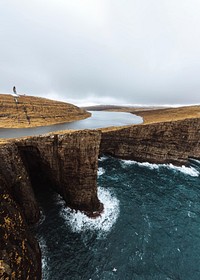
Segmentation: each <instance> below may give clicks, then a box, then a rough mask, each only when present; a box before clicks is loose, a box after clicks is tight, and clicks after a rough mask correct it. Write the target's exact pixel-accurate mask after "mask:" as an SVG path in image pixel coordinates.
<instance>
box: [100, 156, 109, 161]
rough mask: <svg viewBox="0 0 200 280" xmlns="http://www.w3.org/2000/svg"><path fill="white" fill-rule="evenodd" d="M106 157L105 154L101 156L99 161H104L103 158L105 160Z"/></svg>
mask: <svg viewBox="0 0 200 280" xmlns="http://www.w3.org/2000/svg"><path fill="white" fill-rule="evenodd" d="M107 158H108V157H107V156H102V157H100V158H99V161H104V160H106V159H107Z"/></svg>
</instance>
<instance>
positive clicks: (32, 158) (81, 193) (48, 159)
mask: <svg viewBox="0 0 200 280" xmlns="http://www.w3.org/2000/svg"><path fill="white" fill-rule="evenodd" d="M100 139H101V133H100V132H98V131H91V130H90V131H89V130H85V131H84V130H83V131H73V132H67V133H64V134H54V135H53V134H52V135H48V136H47V135H46V136H40V137H31V138H27V139H24V140H21V141H19V142H16V145H17V147H18V150H19V151H20V153H21V156H22V159H23V162H24V164H25V166H26V167H27V170H28V171H29V175H30V176H31V181H32V183H33V184H34V185H35V184H39V183H42V184H43V185H51V186H52V187H53V188H54V189H55V190H56V191H57V192H59V193H60V194H61V195H62V196H63V197H64V199H65V201H66V203H67V205H68V206H70V207H72V208H75V209H79V210H84V211H88V212H95V211H100V209H101V204H100V202H99V200H98V198H97V183H96V179H97V169H98V154H99V146H100ZM41 177H43V179H44V180H45V179H46V182H44V181H43V182H40V181H41V179H40V178H41Z"/></svg>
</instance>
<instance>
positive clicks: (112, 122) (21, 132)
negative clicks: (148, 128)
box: [0, 111, 143, 138]
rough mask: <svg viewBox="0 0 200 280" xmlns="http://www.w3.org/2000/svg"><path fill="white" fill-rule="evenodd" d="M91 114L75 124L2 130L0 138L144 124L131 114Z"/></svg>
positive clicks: (95, 112) (102, 112)
mask: <svg viewBox="0 0 200 280" xmlns="http://www.w3.org/2000/svg"><path fill="white" fill-rule="evenodd" d="M90 113H92V116H91V117H90V118H87V119H84V120H80V121H75V122H68V123H63V124H54V125H49V126H42V127H31V128H17V129H16V128H0V138H18V137H22V136H34V135H41V134H46V133H49V132H53V131H59V130H67V129H95V128H103V127H110V126H123V125H130V124H140V123H142V122H143V119H142V118H141V117H139V116H136V115H133V114H130V113H123V112H105V111H99V112H98V111H90Z"/></svg>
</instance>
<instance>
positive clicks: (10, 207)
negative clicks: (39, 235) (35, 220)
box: [0, 174, 41, 280]
mask: <svg viewBox="0 0 200 280" xmlns="http://www.w3.org/2000/svg"><path fill="white" fill-rule="evenodd" d="M8 179H9V178H8ZM8 181H9V180H5V178H4V176H2V174H0V201H1V207H0V279H2V280H3V279H35V280H36V279H41V265H40V263H41V254H40V248H39V246H38V243H37V241H36V240H35V238H34V237H33V235H32V234H31V232H30V230H29V228H28V226H27V223H26V219H25V216H24V213H23V211H22V208H21V207H20V206H19V204H18V203H17V202H16V201H17V199H15V198H14V197H13V196H12V195H11V192H12V190H11V188H10V185H9V183H8ZM27 207H28V206H27Z"/></svg>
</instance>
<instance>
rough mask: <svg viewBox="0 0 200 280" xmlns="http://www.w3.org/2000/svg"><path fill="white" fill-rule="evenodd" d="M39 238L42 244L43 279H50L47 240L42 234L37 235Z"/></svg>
mask: <svg viewBox="0 0 200 280" xmlns="http://www.w3.org/2000/svg"><path fill="white" fill-rule="evenodd" d="M36 237H37V240H38V242H39V245H40V249H41V252H42V279H48V275H49V272H48V262H47V255H48V252H47V245H46V241H45V239H44V238H43V237H42V236H37V235H36Z"/></svg>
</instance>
